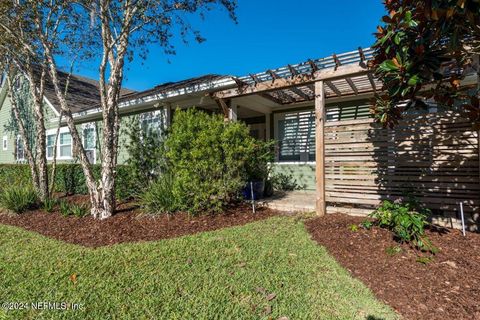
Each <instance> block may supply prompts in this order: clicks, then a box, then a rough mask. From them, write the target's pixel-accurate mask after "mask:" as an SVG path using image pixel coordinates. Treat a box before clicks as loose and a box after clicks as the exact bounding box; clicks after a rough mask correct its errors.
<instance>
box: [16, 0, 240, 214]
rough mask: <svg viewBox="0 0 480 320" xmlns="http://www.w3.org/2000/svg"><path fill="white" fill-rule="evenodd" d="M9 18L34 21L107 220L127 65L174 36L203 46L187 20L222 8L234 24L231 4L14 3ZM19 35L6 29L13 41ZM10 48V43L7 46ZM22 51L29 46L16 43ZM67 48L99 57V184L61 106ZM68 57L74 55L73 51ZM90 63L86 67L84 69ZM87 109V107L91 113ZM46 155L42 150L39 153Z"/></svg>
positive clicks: (153, 0) (98, 208) (167, 0)
mask: <svg viewBox="0 0 480 320" xmlns="http://www.w3.org/2000/svg"><path fill="white" fill-rule="evenodd" d="M10 6H11V7H12V8H13V9H12V10H13V12H15V13H17V14H16V15H15V14H14V15H13V16H15V18H18V17H19V16H21V17H22V19H24V20H26V21H29V22H32V24H29V29H28V32H29V34H31V35H33V37H31V39H33V40H31V41H32V42H33V43H35V45H36V46H37V47H38V48H39V49H38V50H37V51H35V52H36V53H37V54H38V56H37V57H38V58H39V59H40V58H41V59H44V60H45V66H46V69H47V70H48V76H49V77H50V79H51V81H52V84H53V87H54V89H55V93H56V95H57V98H58V101H59V104H60V108H61V110H62V113H63V116H64V119H65V121H66V123H67V125H68V128H69V129H70V133H71V136H72V140H73V147H74V152H75V154H76V156H77V157H78V159H79V161H80V163H81V165H82V168H83V172H84V174H85V178H86V183H87V187H88V191H89V195H90V202H91V207H92V208H91V213H92V215H93V216H94V217H96V218H101V219H103V218H107V217H109V216H111V215H112V213H113V212H114V210H115V175H116V172H115V168H116V165H117V150H118V138H119V127H120V119H119V110H118V104H119V98H120V91H121V87H122V82H123V77H124V68H125V63H126V62H127V61H129V60H132V59H133V58H135V57H139V58H145V57H146V56H147V53H148V47H149V46H150V45H159V46H161V47H163V48H164V50H165V53H167V54H173V53H174V52H175V51H174V47H173V46H172V45H171V42H170V40H171V39H172V37H173V36H175V35H179V36H180V37H182V39H183V40H185V41H187V40H188V37H189V36H190V35H193V37H194V38H195V40H196V41H198V42H202V41H203V40H204V39H203V38H202V37H201V35H200V33H199V32H198V31H196V30H195V29H194V28H193V27H192V26H191V25H190V24H189V23H188V18H189V16H190V15H192V14H199V15H200V16H201V17H205V13H206V12H207V11H209V10H211V9H213V8H215V7H223V8H224V9H225V10H226V11H227V12H228V14H229V15H230V17H231V18H232V19H233V20H235V9H236V1H234V0H177V1H173V0H120V1H119V0H78V1H66V0H63V1H60V0H58V1H55V0H48V1H47V0H37V1H19V0H14V1H12V2H11V3H10ZM18 31H19V30H12V35H14V34H15V33H16V32H18ZM12 41H13V40H12ZM18 45H19V46H20V47H22V49H24V50H28V45H30V42H27V43H23V42H20V43H18ZM67 48H69V50H70V51H72V48H74V50H78V51H82V52H83V53H82V56H83V57H86V56H87V57H88V56H91V57H99V59H92V61H97V60H98V70H99V77H98V78H99V84H100V86H99V88H100V89H99V90H100V92H99V93H100V101H99V107H100V109H101V111H102V122H103V123H102V138H101V147H102V148H101V157H100V161H101V177H100V180H96V179H95V177H94V175H93V171H92V168H91V164H90V163H89V160H88V157H87V155H86V153H85V150H84V148H83V146H82V142H81V137H80V134H79V132H78V131H77V128H76V126H75V122H74V118H73V114H72V111H71V109H70V106H69V105H68V104H67V99H66V98H65V95H64V93H63V92H62V85H61V83H60V78H59V74H58V67H59V65H58V61H59V58H60V57H63V53H64V52H65V50H67ZM74 50H73V51H74ZM90 64H91V63H90ZM92 107H93V106H92ZM44 149H45V148H44Z"/></svg>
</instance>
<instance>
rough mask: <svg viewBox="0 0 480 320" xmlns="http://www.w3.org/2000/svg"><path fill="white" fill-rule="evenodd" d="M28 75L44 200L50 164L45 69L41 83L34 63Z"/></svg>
mask: <svg viewBox="0 0 480 320" xmlns="http://www.w3.org/2000/svg"><path fill="white" fill-rule="evenodd" d="M26 69H27V70H26V71H27V76H28V81H29V86H30V94H31V98H32V100H33V109H34V112H35V129H36V130H35V133H36V136H35V145H36V159H35V160H36V163H35V164H36V166H37V173H38V196H39V197H40V200H41V201H42V202H43V201H45V200H46V199H47V198H48V197H49V190H48V166H47V155H46V152H47V146H46V133H45V117H44V112H43V107H44V104H43V99H44V98H43V92H44V90H43V88H44V83H45V70H44V69H42V74H41V76H40V83H37V81H36V79H35V75H34V72H33V69H32V65H31V64H28V65H27V68H26Z"/></svg>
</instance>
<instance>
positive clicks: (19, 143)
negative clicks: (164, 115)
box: [15, 137, 25, 161]
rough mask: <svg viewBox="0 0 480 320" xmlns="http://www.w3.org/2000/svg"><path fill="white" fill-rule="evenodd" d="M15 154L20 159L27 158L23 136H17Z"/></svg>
mask: <svg viewBox="0 0 480 320" xmlns="http://www.w3.org/2000/svg"><path fill="white" fill-rule="evenodd" d="M15 156H16V158H17V160H18V161H22V160H25V147H24V145H23V140H22V138H21V137H17V148H16V150H15Z"/></svg>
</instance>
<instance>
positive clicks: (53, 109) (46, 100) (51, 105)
mask: <svg viewBox="0 0 480 320" xmlns="http://www.w3.org/2000/svg"><path fill="white" fill-rule="evenodd" d="M43 99H45V102H46V103H47V105H48V106H49V107H50V109H52V111H53V113H55V115H56V116H57V117H60V113H59V112H58V111H57V109H55V107H54V106H53V104H52V103H51V102H50V100H48V98H47V96H45V95H43Z"/></svg>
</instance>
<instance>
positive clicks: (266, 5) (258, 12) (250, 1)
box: [79, 0, 384, 90]
mask: <svg viewBox="0 0 480 320" xmlns="http://www.w3.org/2000/svg"><path fill="white" fill-rule="evenodd" d="M383 13H384V8H383V5H382V3H381V0H373V1H372V0H368V1H359V0H343V1H338V0H238V11H237V16H238V24H234V23H233V22H232V21H231V20H230V19H229V18H228V15H227V14H226V12H224V11H223V10H218V9H217V10H214V11H212V12H210V13H209V14H208V15H207V19H206V20H205V21H203V22H202V21H200V22H197V19H192V24H193V25H194V26H195V27H196V28H197V29H199V30H200V31H201V32H202V35H203V36H204V37H205V38H206V39H207V41H206V42H203V43H202V44H197V43H194V42H193V41H192V42H190V43H189V44H188V45H185V44H184V43H183V42H182V41H180V40H177V41H174V44H175V45H176V51H177V54H176V55H174V56H166V55H165V54H163V52H162V50H161V49H158V48H154V47H152V48H151V52H150V55H149V56H148V59H147V60H146V61H143V63H142V61H141V60H139V59H137V60H135V61H134V62H133V63H131V64H129V65H128V70H126V78H125V80H124V86H125V87H127V88H131V89H135V90H144V89H148V88H151V87H153V86H155V85H158V84H161V83H164V82H170V81H178V80H182V79H187V78H191V77H196V76H200V75H203V74H209V73H216V74H225V75H238V76H242V75H246V74H249V73H255V72H260V71H264V70H267V69H270V68H276V67H280V66H284V65H286V64H289V63H290V64H294V63H299V62H303V61H305V60H307V59H310V58H312V59H315V58H321V57H324V56H328V55H331V54H332V53H342V52H346V51H352V50H356V49H357V48H358V47H359V46H362V47H368V46H370V45H371V44H372V43H373V42H374V38H373V35H372V34H373V32H375V30H376V26H377V25H378V24H379V22H380V18H381V16H382V15H383ZM79 73H81V74H83V75H85V76H90V77H92V78H98V73H97V66H96V65H92V66H84V67H82V69H81V72H79Z"/></svg>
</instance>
